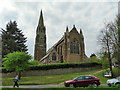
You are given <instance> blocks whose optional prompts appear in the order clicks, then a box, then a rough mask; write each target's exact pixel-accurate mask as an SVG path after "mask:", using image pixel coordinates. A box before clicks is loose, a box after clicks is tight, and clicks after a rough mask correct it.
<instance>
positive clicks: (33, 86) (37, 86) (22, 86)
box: [0, 84, 107, 88]
mask: <svg viewBox="0 0 120 90" xmlns="http://www.w3.org/2000/svg"><path fill="white" fill-rule="evenodd" d="M100 86H105V87H107V84H101V85H100ZM3 87H4V88H7V87H8V88H13V86H0V88H3ZM52 87H65V86H64V85H20V88H52Z"/></svg>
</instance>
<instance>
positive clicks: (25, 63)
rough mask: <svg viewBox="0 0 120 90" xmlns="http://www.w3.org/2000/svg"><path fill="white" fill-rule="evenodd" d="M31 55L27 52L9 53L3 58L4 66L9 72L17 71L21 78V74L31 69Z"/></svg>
mask: <svg viewBox="0 0 120 90" xmlns="http://www.w3.org/2000/svg"><path fill="white" fill-rule="evenodd" d="M30 59H32V57H31V55H28V54H26V53H25V52H13V53H9V54H7V55H6V56H5V58H3V65H4V67H5V69H6V70H7V71H15V72H16V73H18V75H19V79H20V77H21V72H22V71H24V70H26V69H28V68H29V60H30Z"/></svg>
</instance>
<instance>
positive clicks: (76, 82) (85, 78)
mask: <svg viewBox="0 0 120 90" xmlns="http://www.w3.org/2000/svg"><path fill="white" fill-rule="evenodd" d="M64 85H65V86H66V87H87V86H89V85H92V86H94V87H98V86H99V85H100V80H99V79H98V78H97V77H95V76H90V75H82V76H79V77H76V78H74V79H73V80H68V81H65V82H64Z"/></svg>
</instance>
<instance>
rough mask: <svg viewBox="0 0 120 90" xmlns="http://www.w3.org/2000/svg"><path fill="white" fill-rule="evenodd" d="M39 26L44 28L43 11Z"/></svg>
mask: <svg viewBox="0 0 120 90" xmlns="http://www.w3.org/2000/svg"><path fill="white" fill-rule="evenodd" d="M39 25H40V26H44V21H43V14H42V10H41V12H40V19H39Z"/></svg>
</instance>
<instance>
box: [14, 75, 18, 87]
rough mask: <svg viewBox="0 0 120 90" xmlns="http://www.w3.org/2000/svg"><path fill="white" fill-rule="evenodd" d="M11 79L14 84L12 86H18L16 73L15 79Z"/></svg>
mask: <svg viewBox="0 0 120 90" xmlns="http://www.w3.org/2000/svg"><path fill="white" fill-rule="evenodd" d="M13 81H14V86H13V87H15V86H17V87H19V85H18V83H17V82H18V81H19V80H18V75H16V77H15V79H13Z"/></svg>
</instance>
